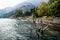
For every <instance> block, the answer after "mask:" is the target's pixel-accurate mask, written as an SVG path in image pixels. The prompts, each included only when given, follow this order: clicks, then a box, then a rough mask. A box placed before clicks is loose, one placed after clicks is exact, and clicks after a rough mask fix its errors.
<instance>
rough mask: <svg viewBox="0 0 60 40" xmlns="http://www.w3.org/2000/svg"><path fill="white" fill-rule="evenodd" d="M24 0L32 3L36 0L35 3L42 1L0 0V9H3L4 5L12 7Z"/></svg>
mask: <svg viewBox="0 0 60 40" xmlns="http://www.w3.org/2000/svg"><path fill="white" fill-rule="evenodd" d="M24 1H30V2H32V3H33V4H35V3H36V2H37V3H36V4H38V2H39V1H42V0H39V1H37V0H0V9H4V8H6V7H13V6H15V5H17V4H19V3H22V2H24ZM33 1H35V3H34V2H33ZM45 1H46V0H45Z"/></svg>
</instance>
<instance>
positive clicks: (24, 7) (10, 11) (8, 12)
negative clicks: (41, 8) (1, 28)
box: [0, 2, 35, 18]
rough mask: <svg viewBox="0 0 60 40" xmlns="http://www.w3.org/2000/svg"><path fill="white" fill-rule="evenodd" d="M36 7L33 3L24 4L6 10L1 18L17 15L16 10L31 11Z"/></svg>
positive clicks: (0, 15)
mask: <svg viewBox="0 0 60 40" xmlns="http://www.w3.org/2000/svg"><path fill="white" fill-rule="evenodd" d="M34 7H35V6H34V5H33V4H32V3H29V2H24V3H21V4H18V5H16V6H14V7H13V8H6V9H3V10H2V11H0V18H8V17H10V16H12V15H14V14H15V11H16V10H23V11H30V9H32V8H34Z"/></svg>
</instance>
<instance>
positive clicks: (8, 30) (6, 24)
mask: <svg viewBox="0 0 60 40" xmlns="http://www.w3.org/2000/svg"><path fill="white" fill-rule="evenodd" d="M34 32H35V29H34V26H33V25H32V23H31V22H29V21H27V20H17V19H7V18H5V19H0V40H34Z"/></svg>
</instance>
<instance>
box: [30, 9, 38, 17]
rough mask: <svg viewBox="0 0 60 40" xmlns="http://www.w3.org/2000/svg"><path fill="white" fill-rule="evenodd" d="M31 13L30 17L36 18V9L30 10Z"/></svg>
mask: <svg viewBox="0 0 60 40" xmlns="http://www.w3.org/2000/svg"><path fill="white" fill-rule="evenodd" d="M31 13H32V17H33V18H36V17H38V14H37V9H36V8H33V9H31Z"/></svg>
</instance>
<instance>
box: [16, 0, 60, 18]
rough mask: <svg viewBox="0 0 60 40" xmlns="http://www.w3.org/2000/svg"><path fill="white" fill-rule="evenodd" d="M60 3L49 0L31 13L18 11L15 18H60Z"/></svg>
mask: <svg viewBox="0 0 60 40" xmlns="http://www.w3.org/2000/svg"><path fill="white" fill-rule="evenodd" d="M59 6H60V1H59V0H49V2H41V4H40V6H38V7H37V8H33V9H31V10H30V11H25V12H24V10H22V11H21V10H16V12H15V17H19V16H20V17H23V16H32V18H34V17H42V16H54V17H60V11H59V10H60V8H59Z"/></svg>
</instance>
